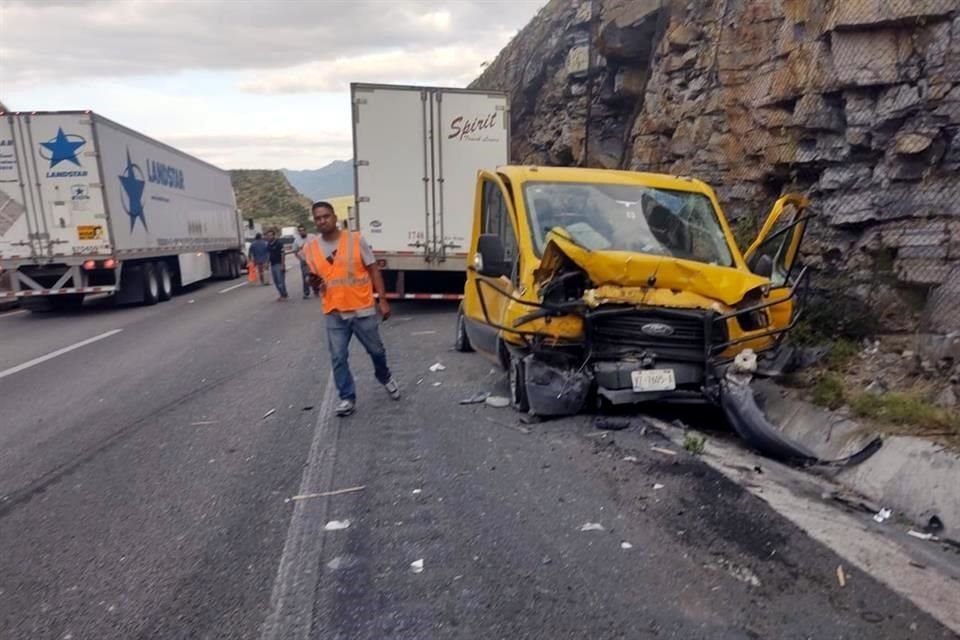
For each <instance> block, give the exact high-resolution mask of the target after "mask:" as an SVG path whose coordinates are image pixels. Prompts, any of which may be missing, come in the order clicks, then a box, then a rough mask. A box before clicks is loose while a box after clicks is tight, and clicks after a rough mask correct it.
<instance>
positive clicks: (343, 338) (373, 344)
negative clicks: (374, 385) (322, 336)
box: [326, 313, 390, 401]
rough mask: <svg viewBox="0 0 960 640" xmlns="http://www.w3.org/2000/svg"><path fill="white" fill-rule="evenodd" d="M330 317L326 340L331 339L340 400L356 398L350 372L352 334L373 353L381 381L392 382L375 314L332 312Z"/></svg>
mask: <svg viewBox="0 0 960 640" xmlns="http://www.w3.org/2000/svg"><path fill="white" fill-rule="evenodd" d="M326 320H327V340H328V341H329V343H330V360H331V361H332V363H333V381H334V382H335V383H336V385H337V392H338V393H339V395H340V399H341V400H351V401H354V400H356V399H357V390H356V387H355V386H354V384H353V374H351V373H350V363H349V356H350V338H351V337H352V336H357V340H359V341H360V344H362V345H363V348H364V349H366V350H367V353H369V354H370V360H371V361H373V370H374V375H375V376H376V377H377V380H378V381H379V382H380V384H386V383H388V382H390V368H389V367H387V350H386V349H385V348H384V346H383V341H382V340H380V331H379V323H380V320H379V318H378V317H377V316H376V315H372V316H367V317H366V318H346V319H345V318H343V317H341V316H340V314H339V313H329V314H327V315H326Z"/></svg>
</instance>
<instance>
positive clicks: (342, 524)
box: [323, 520, 350, 531]
mask: <svg viewBox="0 0 960 640" xmlns="http://www.w3.org/2000/svg"><path fill="white" fill-rule="evenodd" d="M349 526H350V521H349V520H331V521H330V522H328V523H327V524H326V525H324V527H323V530H324V531H342V530H343V529H346V528H348V527H349Z"/></svg>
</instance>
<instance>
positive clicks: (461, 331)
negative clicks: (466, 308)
mask: <svg viewBox="0 0 960 640" xmlns="http://www.w3.org/2000/svg"><path fill="white" fill-rule="evenodd" d="M453 348H454V349H455V350H457V351H459V352H460V353H470V352H471V351H473V347H472V346H470V337H469V336H468V335H467V319H466V317H464V315H463V305H460V308H459V309H458V310H457V335H456V337H455V338H454V341H453Z"/></svg>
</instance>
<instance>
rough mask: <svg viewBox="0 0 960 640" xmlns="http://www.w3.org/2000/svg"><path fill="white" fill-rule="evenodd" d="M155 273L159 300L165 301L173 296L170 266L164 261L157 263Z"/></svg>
mask: <svg viewBox="0 0 960 640" xmlns="http://www.w3.org/2000/svg"><path fill="white" fill-rule="evenodd" d="M157 273H158V277H159V280H160V295H159V298H160V302H166V301H167V300H169V299H170V298H172V297H173V276H171V275H170V267H168V266H167V263H166V262H161V263H160V264H159V265H157Z"/></svg>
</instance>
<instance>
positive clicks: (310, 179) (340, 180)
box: [283, 160, 353, 200]
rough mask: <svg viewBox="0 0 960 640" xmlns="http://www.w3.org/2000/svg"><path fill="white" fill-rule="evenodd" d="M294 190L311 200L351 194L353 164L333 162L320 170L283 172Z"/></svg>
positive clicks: (345, 161)
mask: <svg viewBox="0 0 960 640" xmlns="http://www.w3.org/2000/svg"><path fill="white" fill-rule="evenodd" d="M283 175H285V176H286V177H287V180H289V181H290V184H292V185H293V186H294V188H295V189H296V190H297V191H299V192H300V193H302V194H303V195H305V196H307V197H308V198H310V199H311V200H323V199H324V198H335V197H337V196H349V195H352V194H353V162H352V161H350V160H334V161H333V162H331V163H330V164H328V165H327V166H325V167H323V168H322V169H306V170H303V171H292V170H289V169H284V170H283Z"/></svg>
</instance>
